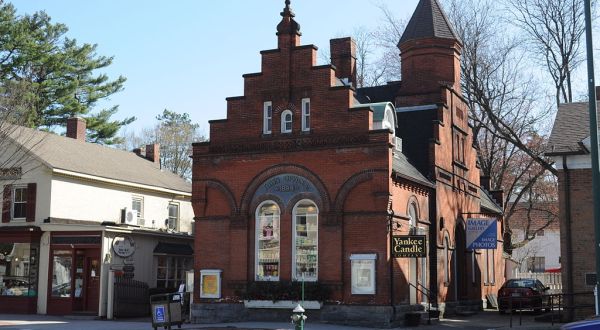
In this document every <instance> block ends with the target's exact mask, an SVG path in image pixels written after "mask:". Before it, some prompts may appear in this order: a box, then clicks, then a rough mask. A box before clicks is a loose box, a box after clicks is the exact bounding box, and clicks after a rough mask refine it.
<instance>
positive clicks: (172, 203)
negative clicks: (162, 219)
mask: <svg viewBox="0 0 600 330" xmlns="http://www.w3.org/2000/svg"><path fill="white" fill-rule="evenodd" d="M171 206H175V207H177V216H176V217H175V227H174V228H173V226H172V225H171V220H172V219H173V218H172V217H171ZM180 211H181V208H180V207H179V203H174V202H169V206H168V208H167V219H169V223H168V224H167V228H170V229H172V230H175V231H178V230H179V218H180V216H179V213H180Z"/></svg>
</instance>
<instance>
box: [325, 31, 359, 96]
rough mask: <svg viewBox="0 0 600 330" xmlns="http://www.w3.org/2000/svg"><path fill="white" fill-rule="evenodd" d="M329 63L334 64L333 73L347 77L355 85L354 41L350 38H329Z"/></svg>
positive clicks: (340, 76) (343, 77)
mask: <svg viewBox="0 0 600 330" xmlns="http://www.w3.org/2000/svg"><path fill="white" fill-rule="evenodd" d="M329 48H330V52H331V64H333V65H334V66H335V69H336V70H335V75H336V76H337V77H338V78H340V79H347V80H348V82H350V83H352V86H354V87H356V42H354V40H352V38H349V37H348V38H338V39H331V40H329Z"/></svg>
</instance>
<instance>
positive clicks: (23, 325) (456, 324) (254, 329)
mask: <svg viewBox="0 0 600 330" xmlns="http://www.w3.org/2000/svg"><path fill="white" fill-rule="evenodd" d="M535 316H536V315H534V314H532V313H523V315H522V325H521V326H519V315H515V316H513V327H512V328H510V316H509V315H499V314H498V312H497V311H493V310H488V311H483V312H480V313H478V314H476V315H473V316H469V317H452V318H448V319H443V320H441V321H440V322H439V323H438V324H434V325H422V326H420V327H413V328H408V327H400V328H395V329H424V330H438V329H439V330H443V329H446V330H448V329H482V330H488V329H498V330H505V329H516V330H538V329H539V330H542V329H560V325H557V324H555V325H554V326H552V325H551V324H550V323H539V322H535V321H534V320H533V318H534V317H535ZM307 321H308V322H307V323H306V325H305V327H304V328H305V329H306V330H341V329H348V330H373V329H379V328H365V327H351V326H342V325H331V324H320V323H315V322H310V320H307ZM38 329H49V330H59V329H60V330H81V329H85V330H106V329H110V330H149V329H150V330H151V329H152V324H151V321H150V318H142V319H139V318H138V319H127V320H93V319H89V318H88V319H82V318H76V317H68V316H67V317H59V316H48V315H13V314H0V330H38ZM173 329H177V327H173ZM182 329H187V330H192V329H195V330H223V329H229V330H232V329H237V330H267V329H268V330H271V329H273V330H293V325H292V324H291V323H289V322H240V323H219V324H184V325H183V326H182ZM388 330H389V329H388Z"/></svg>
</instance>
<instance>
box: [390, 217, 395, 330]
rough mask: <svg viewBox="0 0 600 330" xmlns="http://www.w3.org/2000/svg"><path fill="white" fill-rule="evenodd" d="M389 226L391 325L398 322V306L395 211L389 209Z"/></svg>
mask: <svg viewBox="0 0 600 330" xmlns="http://www.w3.org/2000/svg"><path fill="white" fill-rule="evenodd" d="M388 225H389V231H390V248H389V251H388V253H389V254H390V269H389V273H390V307H392V318H391V320H390V325H392V324H393V322H395V321H396V305H395V304H394V256H393V254H392V246H393V245H394V237H393V235H394V232H393V230H394V210H392V209H388Z"/></svg>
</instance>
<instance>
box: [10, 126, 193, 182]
mask: <svg viewBox="0 0 600 330" xmlns="http://www.w3.org/2000/svg"><path fill="white" fill-rule="evenodd" d="M9 137H10V138H11V139H12V140H13V141H15V142H16V143H17V144H19V145H21V146H23V148H24V149H25V150H28V151H29V152H30V153H31V154H32V155H33V156H34V157H37V158H38V159H39V160H40V161H41V162H42V163H44V164H45V165H46V166H48V167H49V168H51V169H60V170H66V171H70V172H76V173H80V174H86V175H91V176H94V177H99V178H104V179H112V180H117V181H122V182H128V183H134V184H142V185H147V186H152V187H158V188H164V189H170V190H176V191H180V192H185V193H190V192H191V191H192V186H191V184H190V183H188V182H186V181H185V180H183V179H182V178H180V177H179V176H177V175H175V174H173V173H171V172H168V171H163V170H160V169H158V168H157V167H155V165H154V164H153V163H152V162H150V161H148V160H146V159H144V158H141V157H140V156H137V155H136V154H134V153H133V152H128V151H124V150H119V149H114V148H109V147H106V146H102V145H99V144H95V143H86V142H83V141H78V140H75V139H72V138H68V137H64V136H59V135H56V134H52V133H47V132H42V131H38V130H34V129H30V128H25V127H17V128H16V129H11V130H10V133H9Z"/></svg>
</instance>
